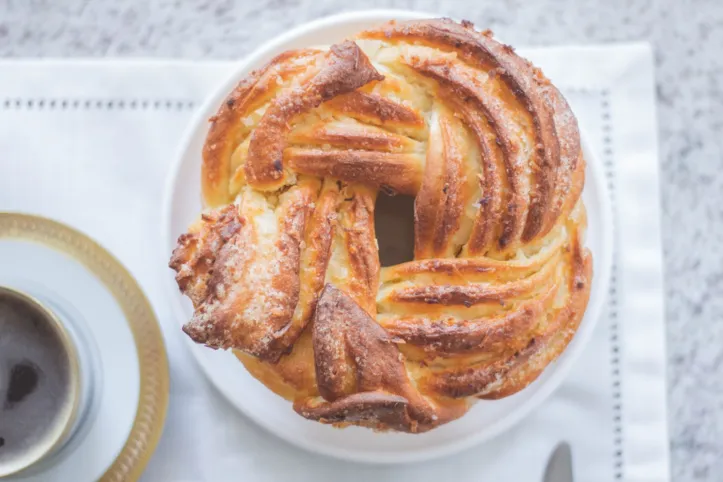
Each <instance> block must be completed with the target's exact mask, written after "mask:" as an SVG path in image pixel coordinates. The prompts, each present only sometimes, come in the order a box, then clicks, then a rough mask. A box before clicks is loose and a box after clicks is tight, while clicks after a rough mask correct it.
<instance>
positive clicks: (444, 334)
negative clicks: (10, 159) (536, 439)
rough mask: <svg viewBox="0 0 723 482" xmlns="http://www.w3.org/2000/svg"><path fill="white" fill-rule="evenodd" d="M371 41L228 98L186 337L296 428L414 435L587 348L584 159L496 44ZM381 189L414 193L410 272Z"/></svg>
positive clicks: (260, 76) (213, 146)
mask: <svg viewBox="0 0 723 482" xmlns="http://www.w3.org/2000/svg"><path fill="white" fill-rule="evenodd" d="M356 39H357V40H358V44H357V43H354V42H353V41H345V42H343V43H341V44H338V45H334V46H331V47H330V48H329V49H324V48H320V49H306V50H298V51H292V52H287V53H284V54H282V55H280V56H278V57H276V58H275V59H273V60H272V61H271V62H270V63H269V64H268V65H267V66H266V67H264V68H262V69H260V70H258V71H256V72H253V73H252V74H250V75H249V76H248V78H247V79H246V80H244V81H242V82H241V83H240V84H239V85H238V87H237V88H236V89H235V90H234V92H232V93H231V94H230V96H229V97H228V98H227V100H226V101H225V103H224V104H223V105H222V106H221V107H220V109H219V112H218V114H217V115H216V116H215V117H214V118H213V119H212V124H211V128H210V130H209V134H208V138H207V141H206V145H205V147H204V163H203V171H202V179H203V181H202V182H203V191H204V199H205V204H206V206H208V207H215V208H216V209H212V210H209V211H207V212H205V213H204V214H203V215H202V217H201V219H200V220H199V222H197V223H196V224H195V225H194V226H192V228H191V229H190V232H189V233H188V234H184V235H183V236H181V237H180V238H179V241H178V247H177V248H176V250H175V251H174V253H173V256H172V258H171V262H170V266H171V268H173V269H174V270H176V272H177V276H176V279H177V281H178V285H179V288H180V289H181V291H183V292H184V293H185V294H187V295H188V296H189V298H191V300H192V301H193V304H194V308H195V313H194V316H193V318H192V319H191V320H190V321H189V322H188V323H187V324H186V325H185V326H184V331H185V332H186V333H188V334H189V336H191V338H192V339H194V340H195V341H197V342H199V343H204V344H206V345H208V346H210V347H212V348H224V349H229V348H230V349H233V350H234V352H235V353H236V355H237V357H238V358H239V359H240V360H241V361H242V362H243V363H244V365H245V366H246V368H247V369H248V370H249V372H250V373H251V374H252V375H253V376H254V377H256V378H257V379H259V380H260V381H261V382H262V383H264V384H265V385H266V386H267V387H269V388H270V389H271V390H273V391H274V392H275V393H277V394H279V395H280V396H282V397H284V398H286V399H288V400H290V401H292V402H293V404H294V409H295V410H296V411H297V412H298V413H299V414H301V415H302V416H304V417H306V418H308V419H311V420H317V421H320V422H323V423H332V424H335V425H337V426H346V425H350V424H352V425H360V426H364V427H369V428H373V429H377V430H397V431H404V432H411V433H417V432H423V431H426V430H430V429H432V428H434V427H437V426H439V425H440V424H443V423H446V422H448V421H450V420H453V419H455V418H458V417H460V416H462V415H463V414H464V413H465V412H466V411H467V410H468V408H469V406H470V405H471V403H472V402H473V401H474V400H476V399H478V398H485V399H496V398H501V397H505V396H508V395H510V394H512V393H515V392H517V391H519V390H521V389H523V388H524V387H525V386H527V385H528V384H530V383H531V382H532V381H533V380H535V379H536V378H537V377H538V376H539V374H540V373H541V372H542V371H543V370H544V369H545V367H546V366H548V364H549V363H551V362H552V361H553V360H554V359H555V358H556V357H557V356H559V355H560V353H562V351H563V350H564V349H565V347H566V346H567V345H568V343H569V342H570V340H571V339H572V337H573V336H574V334H575V331H576V330H577V327H578V325H579V323H580V321H581V319H582V317H583V314H584V311H585V307H586V305H587V301H588V297H589V294H590V282H591V279H592V259H591V256H590V253H589V252H588V251H587V250H586V249H585V248H584V246H583V245H582V241H581V240H582V237H583V233H584V231H585V227H586V220H585V210H584V206H583V205H582V202H581V201H580V199H579V198H580V194H581V192H582V188H583V185H584V171H585V161H584V159H583V157H582V153H581V149H580V139H579V133H578V128H577V122H576V120H575V117H574V115H573V114H572V112H571V111H570V108H569V106H568V105H567V102H566V101H565V99H564V98H563V97H562V95H561V94H560V93H559V92H558V91H557V89H555V87H554V86H552V85H551V84H550V82H549V81H548V80H547V79H546V78H545V77H544V76H543V75H542V73H541V72H540V71H539V70H537V69H536V68H534V67H533V66H532V65H531V64H530V63H529V62H527V61H526V60H524V59H522V58H520V57H519V56H517V55H516V54H515V52H514V50H513V49H512V48H510V47H508V46H506V45H503V44H500V43H498V42H496V41H495V40H494V39H492V37H491V34H490V33H489V32H485V33H480V32H477V31H475V30H474V28H472V26H471V24H469V23H462V24H457V23H455V22H452V21H451V20H445V19H434V20H418V21H411V22H390V23H388V24H385V25H382V26H380V27H379V28H376V29H373V30H370V31H366V32H362V33H361V34H359V35H358V36H357V37H356ZM380 72H382V73H383V74H384V76H382V75H381V74H380ZM378 191H382V192H384V193H386V194H402V195H411V196H414V197H415V201H414V217H415V228H414V229H415V230H414V255H415V260H414V261H411V262H408V263H403V264H400V265H396V266H389V267H385V268H381V266H380V262H379V253H378V247H377V243H376V234H375V227H374V215H375V214H374V209H375V201H376V197H377V193H378ZM231 203H233V204H231Z"/></svg>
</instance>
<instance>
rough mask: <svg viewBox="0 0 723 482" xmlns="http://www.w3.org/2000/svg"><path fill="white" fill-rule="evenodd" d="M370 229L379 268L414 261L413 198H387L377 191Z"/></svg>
mask: <svg viewBox="0 0 723 482" xmlns="http://www.w3.org/2000/svg"><path fill="white" fill-rule="evenodd" d="M374 228H375V230H376V234H377V243H378V244H379V260H380V261H381V264H382V266H392V265H395V264H400V263H406V262H407V261H412V260H413V259H414V198H413V197H411V196H387V195H386V194H384V193H382V192H380V193H379V196H377V204H376V208H375V214H374Z"/></svg>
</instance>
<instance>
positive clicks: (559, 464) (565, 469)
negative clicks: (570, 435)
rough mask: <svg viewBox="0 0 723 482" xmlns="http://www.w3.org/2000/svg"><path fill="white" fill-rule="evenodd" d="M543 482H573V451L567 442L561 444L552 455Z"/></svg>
mask: <svg viewBox="0 0 723 482" xmlns="http://www.w3.org/2000/svg"><path fill="white" fill-rule="evenodd" d="M543 482H573V480H572V450H571V449H570V444H568V443H567V442H560V443H559V444H558V445H557V447H555V450H554V451H553V452H552V455H550V460H548V461H547V468H545V478H544V479H543Z"/></svg>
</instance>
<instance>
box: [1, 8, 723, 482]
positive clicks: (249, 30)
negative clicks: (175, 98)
mask: <svg viewBox="0 0 723 482" xmlns="http://www.w3.org/2000/svg"><path fill="white" fill-rule="evenodd" d="M375 7H376V8H380V7H394V8H402V9H415V10H423V11H429V12H439V13H440V14H446V15H450V16H456V17H463V18H467V19H469V20H472V21H473V22H474V23H475V24H476V25H478V26H484V27H490V28H492V29H493V30H494V31H495V32H496V33H497V34H498V35H500V36H501V37H503V38H504V39H505V40H507V41H508V42H509V43H512V44H515V45H551V44H570V43H580V44H585V43H599V42H613V41H627V40H649V41H650V42H652V43H653V45H654V48H655V53H656V66H657V94H658V117H659V135H660V153H661V168H662V183H663V184H662V196H663V199H662V207H663V220H662V222H663V236H664V239H663V245H664V250H665V253H664V257H665V270H666V279H665V283H666V295H667V296H666V310H667V320H666V322H667V326H668V358H669V367H670V368H669V400H668V403H669V417H670V436H671V441H670V443H671V449H672V452H671V454H672V474H673V480H675V481H676V482H678V481H681V482H682V481H688V480H703V481H711V482H713V481H721V480H723V53H722V51H723V2H722V1H721V0H666V1H654V0H649V1H643V0H605V1H600V0H585V1H577V2H575V1H572V0H565V1H562V0H508V1H505V0H458V1H455V0H448V1H432V0H399V1H381V0H364V1H360V0H344V1H340V0H336V1H335V0H268V1H266V2H264V1H252V0H239V1H235V2H234V1H228V0H227V1H223V0H218V1H210V0H165V1H149V0H114V1H100V0H62V1H59V0H48V1H40V0H15V1H13V0H0V56H4V57H38V56H54V57H101V56H134V57H137V56H151V57H184V58H198V59H208V58H237V57H240V56H243V55H244V54H246V53H247V52H249V51H250V50H252V49H253V48H254V47H255V46H257V45H258V44H259V43H260V42H262V41H264V40H266V39H269V38H271V37H273V36H274V35H276V34H278V33H280V32H283V31H285V30H286V29H288V28H289V27H291V26H292V25H295V24H298V23H301V22H304V21H307V20H310V19H313V18H316V17H319V16H323V15H328V14H331V13H335V12H338V11H341V10H345V9H346V10H351V9H361V8H375Z"/></svg>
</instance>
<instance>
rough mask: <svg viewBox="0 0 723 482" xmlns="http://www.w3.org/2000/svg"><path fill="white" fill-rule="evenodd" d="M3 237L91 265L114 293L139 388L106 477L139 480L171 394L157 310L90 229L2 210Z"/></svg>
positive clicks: (105, 481)
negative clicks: (130, 418)
mask: <svg viewBox="0 0 723 482" xmlns="http://www.w3.org/2000/svg"><path fill="white" fill-rule="evenodd" d="M0 238H20V239H27V240H30V241H34V242H37V243H40V244H44V245H46V246H49V247H51V248H54V249H57V250H59V251H62V252H64V253H66V254H68V255H70V256H72V257H73V258H75V259H76V260H77V261H79V262H80V263H82V264H83V265H84V266H86V267H87V268H88V269H89V270H90V271H91V272H92V273H93V274H95V275H96V276H97V277H98V278H99V279H100V280H101V281H102V282H103V284H105V286H106V287H107V288H108V290H109V291H110V292H111V293H112V294H113V297H114V298H115V300H116V302H117V303H118V305H119V306H120V307H121V309H122V310H123V314H124V315H125V317H126V320H127V321H128V325H129V327H130V329H131V332H132V333H133V339H134V341H135V344H136V349H137V350H138V358H139V360H138V361H139V367H140V382H141V386H140V394H139V400H138V409H137V411H136V418H135V420H134V422H133V427H132V428H131V432H130V434H129V436H128V440H126V443H125V445H124V446H123V449H122V450H121V452H120V453H119V454H118V457H117V458H116V460H115V461H114V462H113V464H112V465H111V466H110V467H109V468H108V470H107V471H106V472H105V474H104V475H103V476H102V477H101V479H100V480H101V481H102V482H125V481H135V480H138V479H139V478H140V476H141V474H142V473H143V470H144V469H145V467H146V465H147V464H148V461H149V460H150V458H151V456H152V455H153V452H154V450H155V448H156V445H158V441H159V440H160V438H161V433H162V432H163V424H164V422H165V419H166V411H167V409H168V397H169V374H168V357H167V355H166V348H165V344H164V342H163V336H162V334H161V329H160V326H159V324H158V320H157V319H156V315H155V314H154V312H153V309H152V308H151V305H150V303H149V302H148V299H147V298H146V296H145V295H144V294H143V290H141V288H140V286H139V285H138V283H137V282H136V280H135V279H134V278H133V277H132V276H131V274H130V273H129V272H128V271H127V270H126V269H125V268H124V267H123V266H122V265H121V264H120V262H119V261H118V260H117V259H116V258H115V257H114V256H113V255H111V254H110V253H109V252H108V251H106V250H105V249H104V248H103V247H102V246H100V245H99V244H98V243H96V242H95V241H93V240H92V239H91V238H90V237H88V236H86V235H85V234H83V233H81V232H79V231H76V230H75V229H73V228H70V227H68V226H66V225H64V224H61V223H59V222H57V221H53V220H51V219H47V218H43V217H40V216H35V215H29V214H22V213H11V212H0Z"/></svg>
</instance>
